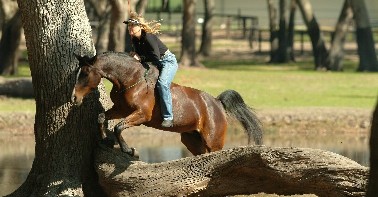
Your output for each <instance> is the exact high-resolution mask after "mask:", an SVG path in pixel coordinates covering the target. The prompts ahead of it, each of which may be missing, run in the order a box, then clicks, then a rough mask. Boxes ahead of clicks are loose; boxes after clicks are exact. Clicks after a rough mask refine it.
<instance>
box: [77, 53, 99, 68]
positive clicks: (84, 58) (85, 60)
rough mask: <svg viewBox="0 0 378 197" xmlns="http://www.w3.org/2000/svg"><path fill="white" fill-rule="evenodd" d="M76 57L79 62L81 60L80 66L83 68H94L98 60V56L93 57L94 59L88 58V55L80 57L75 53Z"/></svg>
mask: <svg viewBox="0 0 378 197" xmlns="http://www.w3.org/2000/svg"><path fill="white" fill-rule="evenodd" d="M74 55H75V57H76V59H77V60H79V66H80V67H82V66H84V65H86V66H92V65H93V64H94V62H95V61H96V58H97V56H96V55H95V56H93V57H88V56H87V55H85V56H80V55H78V54H76V53H74Z"/></svg>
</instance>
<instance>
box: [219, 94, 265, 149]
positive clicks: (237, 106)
mask: <svg viewBox="0 0 378 197" xmlns="http://www.w3.org/2000/svg"><path fill="white" fill-rule="evenodd" d="M217 98H218V99H219V100H220V102H221V103H222V105H223V107H224V109H225V110H226V112H227V114H228V115H231V116H233V117H235V118H236V119H237V120H238V121H239V122H240V123H241V124H242V126H243V127H244V130H245V132H246V133H247V134H248V144H249V143H250V142H251V138H252V137H253V139H254V140H255V143H256V144H257V145H261V144H262V132H263V131H262V125H261V122H260V120H259V119H258V118H257V116H256V114H255V113H254V111H253V110H252V109H251V108H250V107H248V106H247V105H246V104H245V103H244V100H243V98H242V97H241V95H240V94H239V93H238V92H236V91H235V90H226V91H224V92H222V93H221V94H220V95H219V96H218V97H217Z"/></svg>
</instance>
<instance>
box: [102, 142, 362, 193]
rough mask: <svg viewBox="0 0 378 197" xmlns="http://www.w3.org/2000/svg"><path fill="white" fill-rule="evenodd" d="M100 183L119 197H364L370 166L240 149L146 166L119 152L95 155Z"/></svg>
mask: <svg viewBox="0 0 378 197" xmlns="http://www.w3.org/2000/svg"><path fill="white" fill-rule="evenodd" d="M95 166H96V169H97V173H98V175H99V180H100V184H101V185H102V186H103V187H104V188H106V191H105V192H106V193H107V195H108V196H110V197H116V196H145V195H147V196H227V195H239V194H256V193H259V192H264V193H275V194H280V195H293V194H308V193H310V194H311V193H312V194H316V195H318V196H332V197H338V196H365V191H366V186H367V176H368V168H367V167H364V166H361V165H359V164H358V163H356V162H354V161H352V160H350V159H348V158H345V157H343V156H340V155H338V154H335V153H331V152H327V151H322V150H316V149H306V148H270V147H265V146H249V147H238V148H233V149H228V150H222V151H217V152H213V153H210V154H204V155H200V156H196V157H187V158H183V159H180V160H175V161H169V162H164V163H156V164H147V163H144V162H141V161H136V160H135V159H133V158H130V157H129V156H128V155H127V154H124V153H122V152H121V151H119V150H117V149H109V148H105V147H101V148H98V149H97V151H96V159H95Z"/></svg>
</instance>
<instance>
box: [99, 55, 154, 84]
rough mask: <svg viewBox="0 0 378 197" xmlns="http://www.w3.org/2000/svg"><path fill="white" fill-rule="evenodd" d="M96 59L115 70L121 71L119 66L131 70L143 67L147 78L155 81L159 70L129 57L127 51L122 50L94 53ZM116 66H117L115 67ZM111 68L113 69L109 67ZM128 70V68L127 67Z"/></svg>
mask: <svg viewBox="0 0 378 197" xmlns="http://www.w3.org/2000/svg"><path fill="white" fill-rule="evenodd" d="M96 59H97V60H100V61H101V62H102V63H101V64H102V65H107V66H109V67H112V68H116V69H115V70H116V72H118V73H120V72H122V71H121V70H124V69H121V68H131V69H132V70H134V71H135V70H136V69H135V68H138V67H139V68H142V67H144V68H145V69H147V70H150V71H148V78H149V79H150V80H151V79H152V81H153V82H154V83H155V82H156V80H157V78H158V76H159V71H158V69H157V68H156V67H155V66H150V65H148V64H147V63H143V64H142V63H140V62H139V61H137V60H136V59H135V58H133V57H131V56H130V55H129V54H128V53H124V52H114V51H107V52H103V53H101V54H98V55H96ZM109 67H108V68H109ZM117 67H118V68H117ZM111 70H113V69H111ZM127 70H129V69H127Z"/></svg>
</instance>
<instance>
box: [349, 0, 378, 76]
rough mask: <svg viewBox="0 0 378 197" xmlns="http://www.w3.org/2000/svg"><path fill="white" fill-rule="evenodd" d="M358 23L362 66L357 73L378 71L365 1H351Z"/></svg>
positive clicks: (357, 33)
mask: <svg viewBox="0 0 378 197" xmlns="http://www.w3.org/2000/svg"><path fill="white" fill-rule="evenodd" d="M350 3H351V6H352V9H353V14H354V19H355V22H356V37H357V45H358V55H359V57H360V64H359V66H358V69H357V71H374V72H377V71H378V61H377V54H376V53H375V45H374V43H375V42H374V39H373V34H372V32H371V26H370V21H369V15H368V11H367V9H366V5H365V1H364V0H350Z"/></svg>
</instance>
